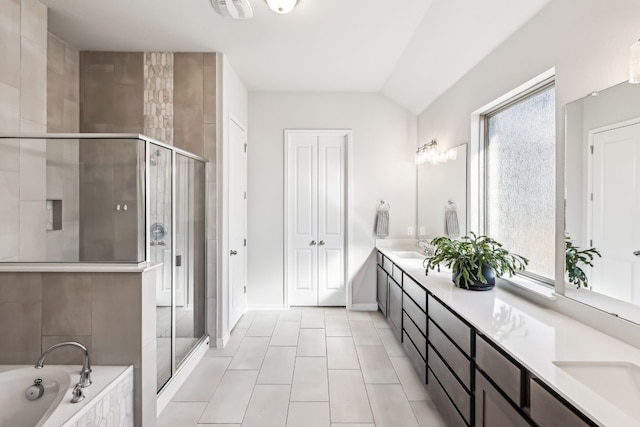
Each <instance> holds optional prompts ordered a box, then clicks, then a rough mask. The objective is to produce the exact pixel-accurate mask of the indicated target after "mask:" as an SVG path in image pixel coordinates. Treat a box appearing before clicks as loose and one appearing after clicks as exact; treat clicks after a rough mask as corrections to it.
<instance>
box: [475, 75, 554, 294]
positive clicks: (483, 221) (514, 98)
mask: <svg viewBox="0 0 640 427" xmlns="http://www.w3.org/2000/svg"><path fill="white" fill-rule="evenodd" d="M555 87H556V81H555V73H553V74H551V75H550V76H546V77H544V78H542V79H541V80H537V81H535V82H533V83H532V82H529V83H527V84H525V85H523V86H520V87H519V88H517V89H515V90H513V91H511V92H509V93H508V94H505V95H504V96H503V97H501V98H500V99H499V100H496V101H494V103H492V104H490V105H489V106H486V107H484V108H482V109H481V110H479V111H478V112H476V115H477V120H478V130H479V135H478V136H479V141H478V162H479V164H478V169H479V180H478V207H479V210H478V226H479V230H480V232H481V234H484V235H489V234H488V232H489V224H488V218H489V215H488V210H489V203H488V201H487V195H488V190H487V186H488V170H489V168H488V165H489V126H488V122H489V120H490V119H491V117H494V116H495V115H497V114H499V113H500V112H503V111H505V110H507V109H509V108H510V107H513V106H515V105H517V104H519V103H521V102H524V101H525V100H527V99H529V98H531V97H533V96H535V95H537V94H539V93H542V92H544V91H546V90H549V89H551V88H553V89H554V91H555ZM472 119H473V117H472ZM472 121H473V120H472ZM554 122H555V130H556V131H557V118H556V114H555V109H554ZM554 144H555V145H556V146H557V141H554ZM554 153H555V151H554ZM554 164H555V162H554ZM556 178H557V177H556V174H555V171H554V183H555V189H556V191H557V185H558V182H557V179H556ZM554 204H555V192H554ZM556 210H557V209H556V208H554V212H553V213H554V218H555V213H556ZM555 225H556V224H555V222H554V228H555ZM556 234H557V233H554V236H555V235H556ZM555 240H556V239H554V245H553V247H554V257H553V259H554V260H555V258H556V256H555V249H556V244H555ZM553 268H554V274H553V275H552V277H545V276H542V275H539V274H536V273H532V272H530V271H526V270H525V271H519V272H517V273H516V274H517V275H519V276H522V277H525V278H528V279H531V280H533V281H535V282H538V283H541V284H543V285H545V286H548V287H550V288H554V286H555V275H556V273H555V270H556V269H557V266H556V265H555V262H554V265H553Z"/></svg>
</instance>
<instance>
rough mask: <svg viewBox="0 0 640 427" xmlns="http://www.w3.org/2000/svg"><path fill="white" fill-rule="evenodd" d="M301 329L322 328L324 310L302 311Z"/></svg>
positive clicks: (310, 309)
mask: <svg viewBox="0 0 640 427" xmlns="http://www.w3.org/2000/svg"><path fill="white" fill-rule="evenodd" d="M300 327H301V328H314V329H316V328H324V309H323V308H316V307H305V308H303V309H302V320H301V321H300Z"/></svg>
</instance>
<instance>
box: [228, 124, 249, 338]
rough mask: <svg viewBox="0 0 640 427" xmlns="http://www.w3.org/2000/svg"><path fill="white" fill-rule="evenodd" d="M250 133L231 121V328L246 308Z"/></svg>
mask: <svg viewBox="0 0 640 427" xmlns="http://www.w3.org/2000/svg"><path fill="white" fill-rule="evenodd" d="M246 143H247V134H246V132H245V130H244V128H242V127H241V126H240V125H239V124H238V123H236V122H235V121H234V120H229V166H230V168H229V254H227V255H228V260H229V286H230V294H231V305H230V306H231V311H230V315H229V329H230V330H231V329H233V327H234V325H235V324H236V322H237V321H238V319H240V316H242V314H244V312H245V310H246V293H245V290H246V271H247V270H246V249H247V248H246V246H245V243H244V241H245V238H246V236H247V233H246V226H247V220H246V218H247V216H246V215H247V205H246V199H245V192H246V164H247V160H246V153H245V144H246Z"/></svg>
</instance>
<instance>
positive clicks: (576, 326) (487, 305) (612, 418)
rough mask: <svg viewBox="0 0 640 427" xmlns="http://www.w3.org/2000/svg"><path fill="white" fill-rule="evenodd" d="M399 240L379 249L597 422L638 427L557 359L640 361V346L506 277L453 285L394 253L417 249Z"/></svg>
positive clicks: (444, 273)
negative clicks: (481, 287)
mask: <svg viewBox="0 0 640 427" xmlns="http://www.w3.org/2000/svg"><path fill="white" fill-rule="evenodd" d="M413 242H415V241H413ZM398 243H399V244H398V245H397V246H396V245H394V244H393V243H392V242H388V243H387V242H384V243H383V244H382V245H379V246H378V250H380V252H382V253H383V254H384V255H385V256H386V257H387V258H389V259H390V260H391V261H392V262H393V263H394V264H396V265H398V267H400V268H401V269H402V270H404V271H405V273H407V274H408V275H410V276H411V277H412V278H413V279H414V280H416V281H417V282H418V283H420V284H421V285H422V286H424V287H425V288H426V289H428V290H429V292H431V293H432V294H433V295H434V296H436V297H437V298H438V299H440V300H441V301H442V302H444V303H445V304H446V305H448V306H449V307H450V308H451V309H452V310H454V311H456V312H457V313H458V314H459V315H460V316H462V317H463V318H464V319H466V320H467V322H469V323H470V324H471V325H473V326H474V327H475V328H476V329H477V330H479V331H480V332H482V333H483V334H484V335H485V336H487V337H489V338H491V339H492V340H493V341H494V342H495V343H497V344H498V345H499V346H500V347H501V348H502V349H503V350H504V351H505V352H506V353H508V354H510V355H511V356H513V357H514V358H515V359H516V360H518V361H519V362H520V363H521V364H522V365H523V366H524V367H525V368H527V369H528V370H529V371H531V372H532V373H533V374H534V375H536V376H537V377H539V378H540V379H541V380H542V381H544V382H545V383H546V384H547V385H548V386H549V387H551V388H552V389H554V390H555V391H557V392H558V393H559V394H560V395H562V396H563V397H564V398H566V399H567V400H568V401H569V402H571V403H573V404H574V405H575V406H576V408H578V409H580V410H581V411H582V412H583V413H585V415H587V416H588V417H589V418H591V419H592V420H593V421H594V422H596V423H597V424H599V425H603V426H612V427H613V426H615V427H622V426H638V421H637V420H636V419H634V418H633V417H632V416H631V415H628V414H626V413H625V412H623V411H622V410H621V409H619V408H617V407H616V406H614V405H613V404H611V403H610V402H608V401H607V400H605V399H603V397H601V396H599V395H598V394H597V393H596V392H595V391H593V390H592V389H590V388H588V387H587V386H586V385H584V384H583V383H582V382H580V381H578V380H577V379H575V378H574V377H572V376H571V375H569V374H568V373H567V372H565V371H564V370H562V369H561V368H559V367H557V366H556V365H554V364H553V361H588V362H591V361H606V362H628V363H632V364H634V365H637V366H640V349H638V348H635V347H633V346H631V345H628V344H626V343H624V342H622V341H619V340H617V339H615V338H612V337H610V336H608V335H606V334H604V333H602V332H600V331H597V330H595V329H593V328H591V327H588V326H585V325H584V324H582V323H580V322H578V321H577V320H574V319H572V318H570V317H567V316H565V315H563V314H561V313H559V312H557V311H554V310H551V309H548V308H545V307H542V306H539V305H537V304H535V303H534V302H532V301H529V300H527V299H525V298H523V297H521V296H518V295H516V294H515V293H512V292H510V291H508V290H506V289H505V288H506V287H508V286H509V284H508V282H502V283H500V284H499V285H497V286H496V287H495V288H494V289H493V290H490V291H468V290H466V289H460V288H457V287H455V286H454V284H453V282H452V280H451V272H450V271H446V270H445V269H442V271H441V272H437V271H433V270H432V271H430V272H429V276H425V269H424V267H423V265H422V261H420V260H411V259H402V258H399V257H397V256H396V255H394V253H393V251H394V250H414V251H415V250H417V249H418V248H416V246H415V244H414V245H413V246H412V247H411V246H410V245H408V242H405V241H402V242H398ZM636 386H637V387H640V384H636ZM638 405H640V402H638Z"/></svg>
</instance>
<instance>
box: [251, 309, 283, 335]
mask: <svg viewBox="0 0 640 427" xmlns="http://www.w3.org/2000/svg"><path fill="white" fill-rule="evenodd" d="M278 316H279V314H278V313H276V312H274V313H270V314H257V315H256V317H255V319H253V322H251V327H250V328H249V329H248V330H247V334H246V336H247V337H270V336H271V334H273V329H274V328H275V327H276V323H277V322H278Z"/></svg>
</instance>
